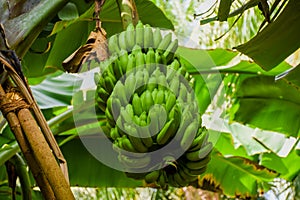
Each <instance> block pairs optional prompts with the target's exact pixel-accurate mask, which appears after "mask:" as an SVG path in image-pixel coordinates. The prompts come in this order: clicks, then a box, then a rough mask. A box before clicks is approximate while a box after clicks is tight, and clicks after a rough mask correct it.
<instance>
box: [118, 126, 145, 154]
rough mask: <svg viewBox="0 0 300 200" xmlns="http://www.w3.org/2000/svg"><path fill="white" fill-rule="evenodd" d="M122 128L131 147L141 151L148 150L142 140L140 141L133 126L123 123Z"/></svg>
mask: <svg viewBox="0 0 300 200" xmlns="http://www.w3.org/2000/svg"><path fill="white" fill-rule="evenodd" d="M124 128H125V130H126V132H127V134H128V138H129V140H130V142H131V144H132V145H133V147H134V148H135V149H136V150H137V151H138V152H141V153H145V152H147V151H148V148H147V147H146V146H144V144H143V142H142V141H141V138H139V137H138V132H137V130H136V129H135V127H133V126H131V125H129V124H124Z"/></svg>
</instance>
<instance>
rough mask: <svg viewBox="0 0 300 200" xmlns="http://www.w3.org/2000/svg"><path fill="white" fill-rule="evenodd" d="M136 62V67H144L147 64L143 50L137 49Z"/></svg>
mask: <svg viewBox="0 0 300 200" xmlns="http://www.w3.org/2000/svg"><path fill="white" fill-rule="evenodd" d="M135 64H136V67H141V68H142V67H144V65H145V56H144V54H143V52H142V50H140V51H137V52H136V54H135Z"/></svg>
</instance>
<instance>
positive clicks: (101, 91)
mask: <svg viewBox="0 0 300 200" xmlns="http://www.w3.org/2000/svg"><path fill="white" fill-rule="evenodd" d="M97 95H98V96H99V97H100V98H101V100H102V101H103V102H106V101H107V99H108V97H109V96H110V94H109V93H108V92H106V90H105V89H104V88H102V87H98V88H97Z"/></svg>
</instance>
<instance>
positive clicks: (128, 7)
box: [117, 0, 139, 30]
mask: <svg viewBox="0 0 300 200" xmlns="http://www.w3.org/2000/svg"><path fill="white" fill-rule="evenodd" d="M117 4H118V8H119V12H120V16H121V19H122V25H123V29H124V30H126V28H127V26H128V25H129V24H131V23H133V24H134V25H136V24H137V23H138V21H139V16H138V12H137V9H136V5H135V1H134V0H117Z"/></svg>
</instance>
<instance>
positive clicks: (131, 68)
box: [126, 54, 136, 75]
mask: <svg viewBox="0 0 300 200" xmlns="http://www.w3.org/2000/svg"><path fill="white" fill-rule="evenodd" d="M135 67H136V64H135V56H134V54H129V55H128V63H127V67H126V75H128V74H129V73H134V72H135Z"/></svg>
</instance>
